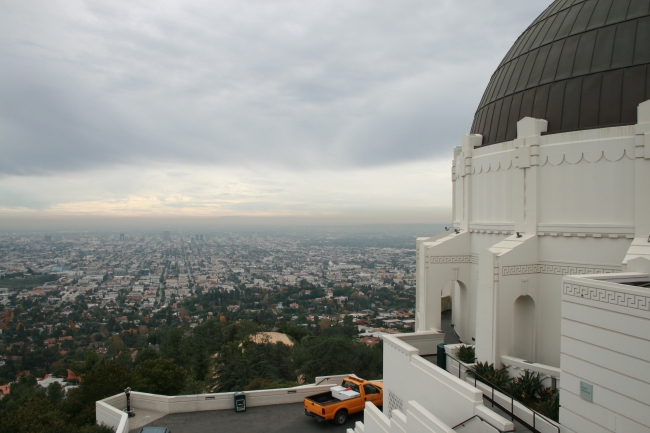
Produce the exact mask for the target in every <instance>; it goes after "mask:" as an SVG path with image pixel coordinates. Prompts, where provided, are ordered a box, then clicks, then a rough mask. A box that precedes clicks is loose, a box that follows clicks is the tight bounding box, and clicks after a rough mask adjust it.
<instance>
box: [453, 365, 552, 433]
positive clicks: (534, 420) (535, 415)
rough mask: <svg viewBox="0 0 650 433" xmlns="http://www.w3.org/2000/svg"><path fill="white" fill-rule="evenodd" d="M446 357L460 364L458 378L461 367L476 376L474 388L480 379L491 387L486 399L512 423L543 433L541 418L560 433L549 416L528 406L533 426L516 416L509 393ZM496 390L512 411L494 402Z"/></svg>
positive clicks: (536, 432) (512, 399)
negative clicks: (498, 408) (539, 421)
mask: <svg viewBox="0 0 650 433" xmlns="http://www.w3.org/2000/svg"><path fill="white" fill-rule="evenodd" d="M446 356H447V358H450V359H451V360H453V361H455V362H456V363H457V364H458V378H459V379H461V366H462V367H463V368H464V369H465V375H467V374H468V372H469V373H470V374H471V375H472V376H474V386H475V387H477V388H478V386H477V383H478V379H480V381H481V382H482V383H484V384H485V385H487V386H489V387H490V389H491V392H492V395H491V397H488V396H486V398H487V399H488V400H490V403H492V407H494V405H495V404H496V405H497V406H499V407H500V408H501V409H503V410H504V411H505V412H507V413H508V414H509V415H510V419H511V420H512V421H514V420H515V418H516V419H517V421H519V422H520V423H521V424H523V425H524V426H525V427H527V428H528V429H529V430H531V431H533V432H534V433H541V431H540V430H537V419H538V418H539V419H543V420H545V421H546V423H547V424H548V425H550V426H551V427H552V428H554V429H556V430H557V432H558V433H560V426H558V425H557V423H556V422H555V421H553V420H552V419H550V418H548V417H547V416H545V415H542V414H541V413H539V412H537V411H536V410H534V409H531V408H529V407H527V406H526V409H527V410H528V411H530V412H531V413H532V417H533V424H532V425H530V424H529V423H528V422H526V421H525V420H523V419H521V418H520V417H518V416H516V415H515V399H514V398H513V397H512V396H511V395H510V394H509V393H507V392H506V391H504V390H503V389H501V388H499V387H498V386H497V385H495V384H493V383H492V382H490V381H489V380H487V379H486V378H484V377H483V376H481V375H479V374H477V373H475V372H473V371H472V370H471V369H469V368H467V366H466V365H465V363H463V362H462V361H461V360H459V359H457V358H455V357H453V356H452V355H449V354H446ZM495 390H496V391H498V392H500V393H501V394H502V395H503V396H504V397H505V399H506V400H507V399H510V410H508V409H507V408H506V407H503V406H501V405H500V404H499V403H495V400H494V391H495ZM484 395H485V394H484ZM461 424H462V423H461Z"/></svg>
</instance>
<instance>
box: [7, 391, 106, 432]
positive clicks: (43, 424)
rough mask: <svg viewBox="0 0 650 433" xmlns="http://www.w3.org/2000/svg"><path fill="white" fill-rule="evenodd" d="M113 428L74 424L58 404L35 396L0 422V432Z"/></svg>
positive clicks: (84, 430)
mask: <svg viewBox="0 0 650 433" xmlns="http://www.w3.org/2000/svg"><path fill="white" fill-rule="evenodd" d="M93 421H94V420H93ZM112 431H113V430H112V429H110V428H108V427H105V426H98V425H95V423H94V422H93V423H92V424H89V425H83V426H79V425H75V424H73V423H71V422H70V419H69V417H68V416H67V415H66V414H65V413H64V412H63V411H62V410H61V408H60V406H59V405H56V404H54V403H52V402H51V401H50V400H48V399H46V398H44V397H42V396H36V397H33V398H31V399H30V400H28V401H26V402H25V403H24V404H21V405H20V406H19V407H17V408H16V409H15V410H13V411H12V412H10V413H9V414H8V415H7V416H6V417H4V418H3V419H2V422H0V433H14V432H21V433H42V432H51V433H110V432H112Z"/></svg>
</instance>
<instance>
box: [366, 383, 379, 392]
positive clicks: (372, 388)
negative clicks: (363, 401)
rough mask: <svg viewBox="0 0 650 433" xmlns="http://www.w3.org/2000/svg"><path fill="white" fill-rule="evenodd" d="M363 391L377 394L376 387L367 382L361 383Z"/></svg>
mask: <svg viewBox="0 0 650 433" xmlns="http://www.w3.org/2000/svg"><path fill="white" fill-rule="evenodd" d="M363 392H365V393H366V394H379V391H378V390H377V388H375V387H374V386H372V385H368V384H366V385H363Z"/></svg>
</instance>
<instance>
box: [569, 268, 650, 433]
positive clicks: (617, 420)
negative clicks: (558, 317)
mask: <svg viewBox="0 0 650 433" xmlns="http://www.w3.org/2000/svg"><path fill="white" fill-rule="evenodd" d="M624 275H627V274H617V275H616V277H617V278H618V277H622V276H624ZM646 276H647V275H646ZM594 278H599V279H601V278H603V276H600V277H597V276H593V278H589V277H577V276H571V277H565V278H564V283H563V295H562V343H561V350H562V355H561V369H562V381H561V387H560V388H561V390H560V403H561V408H560V423H561V424H562V425H563V430H564V431H566V432H575V433H583V432H584V433H609V432H617V433H623V432H629V433H632V432H634V433H643V432H646V433H647V432H650V290H649V289H644V288H635V287H633V286H629V285H622V284H616V283H612V282H608V281H602V280H597V279H594ZM581 381H584V382H586V383H588V384H591V385H592V386H593V402H588V401H586V400H584V399H582V398H581V397H580V382H581Z"/></svg>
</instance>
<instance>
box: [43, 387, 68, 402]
mask: <svg viewBox="0 0 650 433" xmlns="http://www.w3.org/2000/svg"><path fill="white" fill-rule="evenodd" d="M64 395H65V392H64V391H63V387H62V386H61V384H60V383H59V382H52V383H50V385H49V386H48V387H47V398H48V399H49V400H50V402H52V404H58V403H60V402H61V400H63V396H64Z"/></svg>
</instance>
